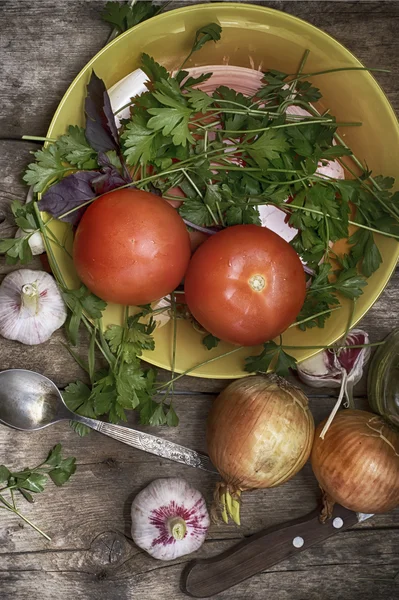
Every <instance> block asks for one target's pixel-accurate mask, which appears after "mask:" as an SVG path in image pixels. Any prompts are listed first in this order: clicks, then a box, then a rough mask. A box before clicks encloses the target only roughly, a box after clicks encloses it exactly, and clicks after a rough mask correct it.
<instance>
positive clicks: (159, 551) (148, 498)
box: [131, 477, 210, 560]
mask: <svg viewBox="0 0 399 600" xmlns="http://www.w3.org/2000/svg"><path fill="white" fill-rule="evenodd" d="M131 514H132V537H133V541H134V542H135V543H136V544H137V546H139V547H140V548H142V549H143V550H145V551H146V552H148V554H150V555H151V556H153V557H154V558H157V559H159V560H173V559H175V558H177V557H179V556H184V555H185V554H190V553H191V552H195V550H198V548H200V547H201V546H202V544H203V543H204V541H205V537H206V534H207V531H208V527H209V524H210V520H209V514H208V510H207V508H206V504H205V500H204V498H203V496H202V494H201V493H200V492H199V491H198V490H196V489H194V488H192V487H191V486H190V484H189V483H188V482H187V481H185V480H184V479H180V478H177V477H176V478H175V477H171V478H165V479H156V480H155V481H153V482H152V483H150V484H149V485H148V486H147V487H146V488H145V489H144V490H142V491H141V492H140V493H139V494H137V496H136V498H135V499H134V501H133V504H132V511H131Z"/></svg>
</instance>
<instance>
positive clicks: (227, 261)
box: [184, 225, 306, 346]
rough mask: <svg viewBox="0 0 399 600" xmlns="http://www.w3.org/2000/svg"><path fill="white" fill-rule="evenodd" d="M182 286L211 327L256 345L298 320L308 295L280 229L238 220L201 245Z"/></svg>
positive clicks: (198, 314) (214, 331)
mask: <svg viewBox="0 0 399 600" xmlns="http://www.w3.org/2000/svg"><path fill="white" fill-rule="evenodd" d="M184 292H185V296H186V301H187V304H188V307H189V309H190V311H191V312H192V314H193V316H194V317H195V318H196V319H197V321H198V322H199V323H200V324H201V325H202V326H203V327H204V328H205V329H206V330H207V331H209V332H210V333H212V334H213V335H215V336H216V337H218V338H220V339H222V340H225V341H226V342H231V343H233V344H240V345H242V346H254V345H256V344H260V343H263V342H266V341H268V340H271V339H273V338H274V337H276V336H277V335H279V334H280V333H282V332H283V331H285V329H287V327H288V326H289V325H290V324H291V323H292V322H293V321H294V320H295V317H296V316H297V314H298V313H299V311H300V310H301V307H302V304H303V302H304V299H305V292H306V288H305V273H304V270H303V267H302V264H301V261H300V260H299V257H298V255H297V254H296V252H295V250H294V249H293V248H292V247H291V246H290V245H289V244H287V242H286V241H285V240H283V239H282V238H281V237H279V236H278V235H277V234H275V233H273V232H272V231H270V230H269V229H266V228H265V227H258V226H257V225H236V226H234V227H229V228H227V229H224V230H223V231H220V232H219V233H216V234H215V235H213V236H212V237H210V238H209V239H208V240H207V241H206V242H204V243H203V244H202V245H201V246H200V247H199V248H198V250H197V251H196V252H195V254H194V256H193V257H192V259H191V262H190V265H189V267H188V269H187V273H186V276H185V284H184Z"/></svg>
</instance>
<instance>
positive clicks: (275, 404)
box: [207, 375, 314, 524]
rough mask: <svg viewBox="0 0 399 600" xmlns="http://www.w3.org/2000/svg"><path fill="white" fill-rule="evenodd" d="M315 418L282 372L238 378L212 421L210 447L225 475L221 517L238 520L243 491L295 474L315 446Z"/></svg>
mask: <svg viewBox="0 0 399 600" xmlns="http://www.w3.org/2000/svg"><path fill="white" fill-rule="evenodd" d="M313 436H314V422H313V417H312V414H311V412H310V410H309V407H308V399H307V397H306V396H305V394H304V393H303V392H302V391H301V390H300V389H298V388H297V387H295V386H293V385H291V384H290V383H289V382H288V381H285V380H284V379H282V378H280V377H277V376H276V375H269V376H252V377H246V378H244V379H239V380H238V381H234V382H233V383H231V384H230V385H229V386H227V388H226V389H225V390H224V391H223V392H222V393H221V394H220V395H219V396H218V397H217V398H216V400H215V402H214V404H213V406H212V409H211V411H210V414H209V417H208V423H207V447H208V453H209V456H210V458H211V460H212V462H213V464H214V465H215V466H216V468H217V469H218V471H219V473H220V474H221V476H222V478H223V484H221V485H219V488H218V495H219V501H220V503H221V506H222V516H223V519H224V520H225V521H226V522H227V520H228V516H227V515H228V514H229V515H230V516H231V517H232V518H233V520H234V521H235V522H236V523H238V524H239V495H240V493H241V492H242V491H244V490H251V489H256V488H269V487H274V486H277V485H280V484H282V483H284V482H285V481H287V480H288V479H290V478H291V477H293V476H294V475H295V474H296V473H297V472H298V471H299V470H300V469H301V468H302V467H303V465H304V464H305V462H306V461H307V459H308V457H309V455H310V451H311V448H312V443H313Z"/></svg>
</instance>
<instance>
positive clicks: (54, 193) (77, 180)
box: [39, 171, 98, 225]
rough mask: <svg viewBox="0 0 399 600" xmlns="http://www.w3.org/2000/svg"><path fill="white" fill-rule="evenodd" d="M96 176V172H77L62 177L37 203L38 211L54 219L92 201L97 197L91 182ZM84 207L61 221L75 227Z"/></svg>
mask: <svg viewBox="0 0 399 600" xmlns="http://www.w3.org/2000/svg"><path fill="white" fill-rule="evenodd" d="M97 176H98V172H97V171H79V172H78V173H73V175H68V176H67V177H64V179H62V180H61V181H60V182H59V183H56V184H55V185H52V186H51V188H50V189H49V190H48V191H47V192H46V193H45V194H44V195H43V198H42V199H41V200H40V202H39V208H40V210H43V211H45V212H48V213H50V215H52V216H53V217H55V218H56V219H59V218H60V216H61V215H63V214H64V213H66V212H68V211H70V210H72V209H73V208H75V207H76V206H79V204H83V203H84V202H87V201H88V200H92V199H93V198H95V197H96V196H97V194H96V192H95V191H94V189H93V188H92V185H91V183H92V181H93V180H94V179H95V178H96V177H97ZM86 208H87V207H86V206H84V207H82V208H80V209H78V210H75V211H74V212H72V213H71V214H69V215H67V216H66V217H63V218H61V221H66V222H68V223H72V224H73V225H76V224H77V223H78V222H79V220H80V219H81V218H82V216H83V213H84V211H85V210H86Z"/></svg>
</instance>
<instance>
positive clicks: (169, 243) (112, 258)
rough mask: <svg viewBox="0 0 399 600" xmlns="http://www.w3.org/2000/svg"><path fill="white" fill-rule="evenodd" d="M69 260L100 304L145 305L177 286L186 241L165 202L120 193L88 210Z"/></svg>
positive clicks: (187, 251) (150, 196)
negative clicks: (103, 301) (100, 300)
mask: <svg viewBox="0 0 399 600" xmlns="http://www.w3.org/2000/svg"><path fill="white" fill-rule="evenodd" d="M73 260H74V264H75V268H76V271H77V273H78V275H79V277H80V279H81V280H82V282H83V283H84V284H85V285H86V286H87V287H88V288H89V290H90V291H92V292H93V293H94V294H97V296H99V297H100V298H102V299H103V300H106V301H107V302H115V303H117V304H124V305H137V304H147V303H148V302H153V301H154V300H158V299H159V298H161V297H162V296H165V295H166V294H168V293H170V292H172V291H173V290H174V289H175V288H176V287H177V286H178V285H179V283H180V282H181V280H182V278H183V276H184V273H185V271H186V269H187V265H188V262H189V260H190V238H189V236H188V232H187V229H186V226H185V224H184V222H183V220H182V219H181V217H180V216H179V214H178V213H177V212H176V210H175V209H173V208H172V207H171V206H170V205H169V204H168V203H167V202H166V201H165V200H163V199H162V198H159V197H158V196H155V195H154V194H150V193H148V192H142V191H139V190H129V189H124V190H119V191H115V192H110V193H109V194H105V195H104V196H102V197H101V198H99V199H98V200H96V201H95V202H93V204H91V206H90V207H89V208H88V209H87V211H86V212H85V214H84V215H83V218H82V220H81V221H80V223H79V226H78V229H77V231H76V235H75V241H74V248H73Z"/></svg>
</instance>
